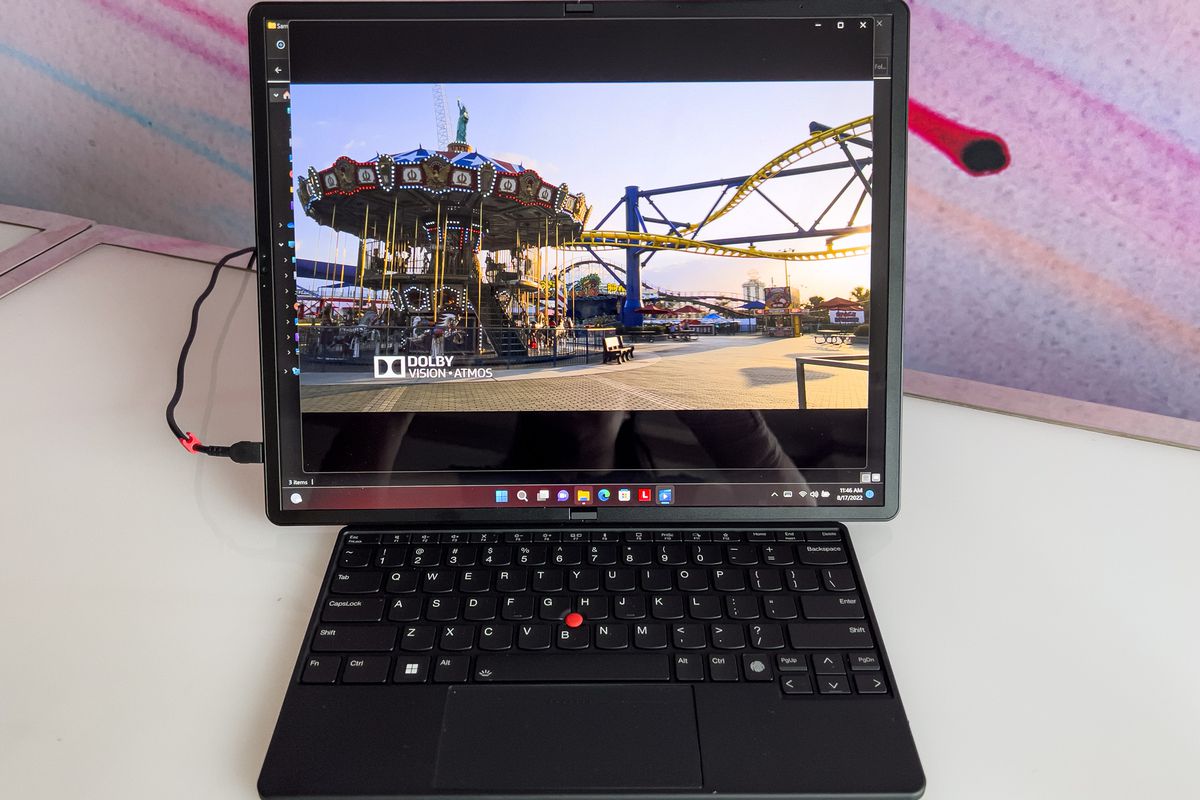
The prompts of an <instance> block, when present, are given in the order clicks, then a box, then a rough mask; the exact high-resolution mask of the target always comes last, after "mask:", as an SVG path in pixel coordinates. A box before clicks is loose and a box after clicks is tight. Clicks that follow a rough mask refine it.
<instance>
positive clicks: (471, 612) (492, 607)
mask: <svg viewBox="0 0 1200 800" xmlns="http://www.w3.org/2000/svg"><path fill="white" fill-rule="evenodd" d="M495 618H496V598H494V597H468V598H467V604H466V607H464V608H463V619H465V620H467V621H468V622H484V621H486V620H489V619H495Z"/></svg>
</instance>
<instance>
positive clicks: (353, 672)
mask: <svg viewBox="0 0 1200 800" xmlns="http://www.w3.org/2000/svg"><path fill="white" fill-rule="evenodd" d="M391 666H392V657H391V656H346V670H345V671H344V672H343V673H342V683H387V679H388V670H389V668H390V667H391Z"/></svg>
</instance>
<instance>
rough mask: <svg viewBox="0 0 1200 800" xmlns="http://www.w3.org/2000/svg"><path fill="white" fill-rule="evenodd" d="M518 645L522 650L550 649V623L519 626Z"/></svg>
mask: <svg viewBox="0 0 1200 800" xmlns="http://www.w3.org/2000/svg"><path fill="white" fill-rule="evenodd" d="M517 647H519V648H521V649H522V650H548V649H550V626H549V625H521V626H519V627H518V628H517Z"/></svg>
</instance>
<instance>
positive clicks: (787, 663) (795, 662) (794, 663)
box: [775, 655, 808, 672]
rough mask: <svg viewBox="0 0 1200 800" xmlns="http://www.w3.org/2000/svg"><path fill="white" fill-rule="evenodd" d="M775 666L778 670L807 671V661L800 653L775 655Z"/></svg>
mask: <svg viewBox="0 0 1200 800" xmlns="http://www.w3.org/2000/svg"><path fill="white" fill-rule="evenodd" d="M775 666H776V667H778V668H779V671H780V672H808V662H807V661H805V660H804V656H801V655H792V656H785V655H778V656H775Z"/></svg>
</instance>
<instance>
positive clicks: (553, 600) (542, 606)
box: [538, 594, 571, 621]
mask: <svg viewBox="0 0 1200 800" xmlns="http://www.w3.org/2000/svg"><path fill="white" fill-rule="evenodd" d="M569 613H571V598H570V597H568V596H567V595H565V594H552V595H548V596H546V597H542V598H539V599H538V617H540V618H541V619H548V620H555V621H559V620H562V619H563V618H564V617H566V616H567V614H569Z"/></svg>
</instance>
